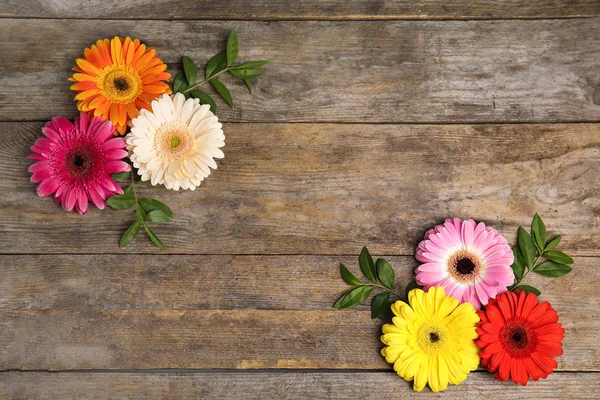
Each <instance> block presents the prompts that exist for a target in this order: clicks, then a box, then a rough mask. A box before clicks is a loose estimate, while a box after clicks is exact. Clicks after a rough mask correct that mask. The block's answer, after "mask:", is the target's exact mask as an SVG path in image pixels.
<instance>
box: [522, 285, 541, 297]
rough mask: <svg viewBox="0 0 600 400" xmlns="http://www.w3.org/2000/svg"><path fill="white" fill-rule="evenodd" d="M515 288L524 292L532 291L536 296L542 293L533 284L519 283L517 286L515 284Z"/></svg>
mask: <svg viewBox="0 0 600 400" xmlns="http://www.w3.org/2000/svg"><path fill="white" fill-rule="evenodd" d="M517 289H520V290H522V291H524V292H528V293H533V294H535V295H536V296H539V295H540V294H542V292H540V291H539V290H537V289H536V288H534V287H533V286H529V285H519V286H517Z"/></svg>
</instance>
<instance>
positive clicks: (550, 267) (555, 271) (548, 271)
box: [533, 261, 573, 277]
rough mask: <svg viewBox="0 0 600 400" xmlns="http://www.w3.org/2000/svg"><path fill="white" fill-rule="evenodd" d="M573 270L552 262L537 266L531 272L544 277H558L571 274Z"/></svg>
mask: <svg viewBox="0 0 600 400" xmlns="http://www.w3.org/2000/svg"><path fill="white" fill-rule="evenodd" d="M572 270H573V269H572V268H571V267H569V266H568V265H565V264H560V263H556V262H554V261H546V262H545V263H542V264H540V265H538V266H537V267H536V268H535V269H534V270H533V271H534V272H536V273H538V274H540V275H544V276H552V277H558V276H563V275H566V274H568V273H569V272H571V271H572Z"/></svg>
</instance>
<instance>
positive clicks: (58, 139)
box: [28, 113, 130, 214]
mask: <svg viewBox="0 0 600 400" xmlns="http://www.w3.org/2000/svg"><path fill="white" fill-rule="evenodd" d="M114 131H115V127H114V126H112V125H111V123H110V121H106V122H101V120H100V117H94V118H93V119H92V120H91V121H89V123H88V117H87V115H86V114H84V113H81V116H79V117H78V118H75V124H73V123H71V121H69V120H67V119H65V118H63V117H55V118H52V121H50V122H48V123H47V124H46V126H45V127H44V128H42V132H43V134H44V135H45V136H46V137H43V138H40V139H38V140H36V142H35V144H34V145H33V146H31V150H33V152H34V153H33V154H31V155H30V156H29V157H28V158H31V159H34V160H38V162H36V163H35V164H33V165H32V166H31V167H29V172H31V173H33V175H32V176H31V181H32V182H41V183H40V184H39V185H38V187H37V193H38V195H39V196H42V197H43V196H49V195H51V194H53V193H54V199H55V200H56V202H57V203H61V204H62V207H63V208H64V209H65V210H66V211H71V210H73V208H75V210H77V212H78V213H80V214H86V213H87V211H88V200H90V201H91V202H92V203H94V205H95V206H96V207H98V208H100V209H103V208H104V207H106V199H107V198H109V197H110V196H112V195H114V194H122V193H123V190H122V189H121V187H120V186H119V185H118V184H117V183H116V182H115V181H114V180H113V179H112V178H111V177H110V175H111V174H114V173H116V172H124V171H129V170H130V167H129V165H128V164H127V163H126V162H124V161H122V160H121V159H122V158H124V157H126V156H127V151H125V140H124V139H123V138H119V137H113V132H114Z"/></svg>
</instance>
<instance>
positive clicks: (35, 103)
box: [0, 0, 600, 400]
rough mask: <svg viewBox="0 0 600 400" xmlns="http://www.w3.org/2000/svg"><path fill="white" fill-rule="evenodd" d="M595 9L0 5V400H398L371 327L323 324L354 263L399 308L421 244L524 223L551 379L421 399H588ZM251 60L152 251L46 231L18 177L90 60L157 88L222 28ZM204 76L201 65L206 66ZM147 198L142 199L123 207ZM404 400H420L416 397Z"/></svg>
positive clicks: (73, 228) (597, 50)
mask: <svg viewBox="0 0 600 400" xmlns="http://www.w3.org/2000/svg"><path fill="white" fill-rule="evenodd" d="M599 27H600V1H598V0H572V1H560V0H530V1H526V2H524V1H520V0H506V1H494V2H491V1H472V0H456V1H453V2H447V1H440V0H423V1H419V2H416V1H412V0H401V1H391V0H379V1H371V0H348V1H345V2H339V1H337V0H327V1H316V0H307V1H302V2H300V1H295V0H281V1H276V0H223V1H192V0H187V1H179V0H161V1H146V0H131V1H123V0H110V1H106V0H68V1H67V0H65V1H60V0H55V1H45V0H4V1H2V2H1V3H0V72H1V73H0V191H1V195H0V254H1V255H0V370H1V372H0V399H3V400H4V399H11V400H12V399H120V398H131V399H150V398H151V399H187V398H208V399H221V398H244V399H264V398H272V399H297V398H310V399H313V398H335V399H348V398H373V399H382V398H402V397H404V396H407V395H411V394H412V389H411V385H410V384H408V383H406V382H404V381H403V380H401V379H400V378H398V377H397V376H396V375H395V374H394V373H393V372H390V367H389V366H388V365H387V364H386V363H385V361H384V360H383V359H382V357H381V356H380V355H379V353H378V350H379V349H380V346H381V345H380V343H379V339H378V338H379V335H380V326H381V323H380V322H379V321H377V320H375V321H372V320H371V319H370V314H369V310H368V308H366V307H361V308H358V309H355V310H346V311H336V310H333V309H331V304H332V302H333V301H334V300H335V298H336V297H337V296H338V295H339V294H340V293H341V292H342V291H343V290H344V289H345V285H344V284H343V283H342V282H341V280H340V279H339V278H338V269H337V265H338V263H339V262H340V261H343V262H345V263H347V265H349V266H351V268H352V269H354V270H356V269H357V255H358V253H359V252H360V249H361V247H362V246H363V245H368V246H369V247H370V249H371V251H372V253H374V254H376V255H378V256H385V257H386V258H389V259H390V261H392V264H393V265H394V267H395V270H396V275H397V280H398V285H399V286H400V287H403V286H404V285H405V284H406V283H407V282H408V280H409V279H410V276H411V270H412V268H413V267H414V266H415V265H416V264H415V261H414V258H413V252H414V248H415V245H416V244H417V243H418V241H419V240H420V239H421V238H422V236H423V233H424V231H425V230H426V229H428V228H429V227H431V226H433V225H434V224H436V223H440V222H441V221H443V220H444V219H445V218H447V217H453V216H456V217H461V218H469V217H471V218H474V219H476V220H480V221H484V222H486V223H488V224H491V225H492V226H494V227H495V228H497V229H498V230H499V231H500V232H501V233H503V234H504V235H506V236H507V237H508V238H509V240H510V241H511V242H514V241H515V233H516V228H517V227H518V226H519V225H527V224H529V222H530V220H531V217H532V216H533V214H534V213H535V212H536V211H537V212H539V213H540V214H541V215H542V217H543V218H544V220H545V221H546V223H547V225H548V228H549V231H550V234H552V235H554V234H557V233H561V234H562V235H563V243H562V244H561V247H562V249H563V250H565V251H566V252H568V253H569V254H572V255H574V256H576V257H575V265H574V271H573V272H572V273H571V274H570V275H568V276H566V277H564V278H561V279H557V280H553V279H550V278H544V277H539V276H534V277H532V279H531V282H530V283H531V284H533V285H534V286H537V287H538V288H540V289H541V290H542V292H543V294H542V296H543V298H544V299H545V300H548V301H550V302H552V304H553V306H554V307H555V308H556V309H557V310H558V312H559V315H560V319H561V322H562V323H563V325H564V327H565V329H566V336H565V340H564V348H565V354H564V356H562V357H560V358H559V360H558V362H559V367H558V371H557V373H555V374H553V375H551V376H550V377H549V378H548V379H547V380H545V381H540V382H535V383H533V382H532V383H530V384H529V385H528V386H527V387H525V388H522V387H519V386H515V385H513V384H510V383H500V382H497V381H495V380H494V379H493V377H492V375H490V374H488V373H485V372H483V371H477V372H474V373H472V374H471V375H470V376H469V378H468V380H467V381H466V383H465V384H463V385H461V386H453V387H450V388H449V389H448V391H447V392H446V394H445V395H441V396H442V397H458V396H461V397H465V396H466V398H469V399H483V398H486V399H489V398H502V399H517V398H518V399H522V398H531V397H537V398H565V399H567V398H568V399H570V398H595V397H596V398H597V397H599V396H600V374H599V373H600V300H599V296H598V293H600V272H599V271H600V268H599V262H600V258H599V257H600V29H599ZM233 28H235V29H237V31H238V36H239V39H240V44H241V45H240V59H241V60H242V61H244V60H250V59H268V60H270V64H269V65H268V66H267V67H266V69H267V70H268V72H267V74H266V75H265V76H263V77H260V78H259V79H258V80H257V81H256V86H255V90H254V95H252V96H251V95H249V94H248V93H247V92H246V91H245V88H244V87H242V86H241V85H239V84H238V83H237V82H234V81H233V80H231V81H230V80H227V83H228V84H230V86H231V88H232V92H233V96H234V101H235V107H234V108H233V109H231V110H230V109H227V107H226V106H224V105H222V107H221V109H220V113H219V114H220V117H221V119H222V120H223V121H224V122H225V125H224V131H225V135H226V138H227V139H226V143H227V144H226V147H225V148H224V150H225V154H226V158H225V159H224V160H223V161H221V162H220V163H219V169H218V170H217V171H215V172H214V173H213V175H211V177H210V178H209V179H208V180H207V181H206V182H205V184H203V186H202V187H201V188H200V189H199V190H198V191H196V192H185V193H184V192H181V193H175V192H168V191H166V190H158V189H155V190H152V195H153V196H155V195H156V196H157V197H158V198H159V199H161V200H164V201H165V202H166V203H168V204H169V205H171V207H172V208H173V210H174V211H175V214H176V218H175V219H174V220H173V222H172V223H170V224H168V225H164V226H160V227H157V229H156V230H157V233H158V234H159V235H160V236H161V237H162V238H163V240H164V241H165V243H166V245H167V247H168V248H167V249H166V250H165V251H159V250H157V249H156V248H155V247H153V246H152V245H151V244H150V242H149V241H148V240H147V239H146V238H145V237H142V236H140V238H139V239H138V240H137V242H136V243H134V244H133V245H131V246H130V247H128V248H127V249H126V250H120V249H119V248H118V240H119V237H120V234H121V233H122V232H123V230H124V229H125V228H126V226H127V225H128V221H129V220H130V218H131V217H132V216H130V215H128V214H126V213H123V212H113V211H103V212H100V211H98V210H92V211H91V212H90V214H89V215H88V216H85V217H82V216H79V215H77V214H67V213H64V212H62V211H61V210H60V209H59V208H58V207H56V206H54V205H53V203H52V201H51V200H50V199H48V198H43V199H42V198H38V197H37V196H36V195H35V186H34V184H32V183H30V182H29V177H30V175H29V173H28V172H27V167H28V166H29V165H30V161H28V160H26V159H25V157H26V156H27V155H28V154H29V147H30V146H31V145H32V144H33V142H34V140H35V139H36V138H37V137H39V136H40V135H41V132H40V128H41V127H42V126H43V124H44V122H45V121H46V120H48V119H49V118H50V117H52V116H53V115H59V114H60V115H64V116H67V117H73V116H75V115H76V110H75V106H74V102H73V101H72V97H73V93H72V92H70V91H69V82H68V81H67V77H68V76H69V74H70V68H71V67H72V66H73V65H74V59H75V58H76V57H80V56H81V55H82V51H83V48H84V47H86V46H89V45H90V44H91V43H93V42H94V41H95V40H96V39H98V38H102V37H112V36H114V35H123V36H124V35H131V36H133V37H139V38H140V39H142V41H144V42H146V43H147V44H148V45H149V46H151V47H155V48H156V49H157V51H158V54H159V56H160V57H161V58H162V59H163V60H164V61H165V62H167V63H168V64H169V65H170V66H171V67H172V68H173V70H177V69H179V68H180V65H178V62H179V59H180V56H181V55H182V54H186V55H188V56H190V57H192V58H193V59H194V60H197V61H198V62H205V61H206V60H208V58H209V57H210V56H212V55H213V54H214V53H216V52H217V51H218V50H220V49H221V48H222V47H223V45H224V42H225V40H226V37H227V34H228V32H229V31H230V30H231V29H233ZM201 67H202V66H201ZM143 190H149V189H143ZM419 397H420V398H432V397H436V398H437V397H440V395H433V394H432V393H431V392H430V391H429V390H428V389H426V390H425V391H424V392H423V393H422V394H420V395H419Z"/></svg>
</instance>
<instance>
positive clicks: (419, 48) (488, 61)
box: [0, 2, 600, 122]
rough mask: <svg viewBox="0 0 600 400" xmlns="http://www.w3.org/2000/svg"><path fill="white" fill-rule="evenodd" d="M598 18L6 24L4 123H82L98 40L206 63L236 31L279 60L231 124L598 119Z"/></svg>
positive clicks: (224, 113)
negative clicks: (128, 40)
mask: <svg viewBox="0 0 600 400" xmlns="http://www.w3.org/2000/svg"><path fill="white" fill-rule="evenodd" d="M215 3H219V2H215ZM533 4H534V3H532V5H533ZM115 12H119V11H118V8H115ZM153 12H154V11H153ZM599 22H600V20H599V19H585V20H539V21H518V20H503V21H438V22H431V21H429V22H422V21H404V22H402V21H401V22H397V21H379V22H364V21H358V22H315V21H313V22H297V21H296V22H294V21H287V22H271V23H269V22H266V23H265V22H244V21H236V22H233V21H222V22H219V21H115V20H106V21H89V20H69V21H68V22H67V21H64V20H26V21H23V20H21V19H4V20H3V21H2V24H1V25H0V38H1V39H0V65H2V68H3V69H2V72H3V73H2V74H0V87H2V94H1V96H2V98H1V99H2V107H1V108H0V120H5V121H8V120H10V121H15V120H17V121H18V120H23V119H28V120H46V119H49V118H50V117H51V116H53V115H59V114H63V115H67V116H73V115H74V114H75V108H74V103H73V100H72V99H73V93H72V92H71V91H69V83H68V81H67V77H68V76H69V74H70V69H71V68H72V67H73V65H75V64H74V59H75V58H76V57H81V56H82V53H83V48H84V47H86V46H89V45H90V44H92V43H93V42H94V41H95V40H96V39H98V38H102V37H107V36H109V37H110V36H113V35H131V36H133V37H139V38H141V39H143V40H144V41H145V42H147V43H148V45H150V46H152V47H155V48H156V49H157V50H158V54H159V56H160V57H162V58H163V59H164V60H165V61H166V62H167V63H170V64H171V67H176V65H172V64H173V63H178V62H179V60H180V57H181V55H182V54H186V55H188V56H191V57H192V58H193V59H194V60H197V61H198V62H206V61H207V60H208V59H209V57H211V56H212V55H213V54H215V53H216V52H217V51H219V50H220V49H221V48H222V46H223V45H224V43H223V40H224V39H225V38H226V37H227V35H228V32H229V31H230V30H231V29H233V28H235V29H237V30H238V36H239V38H240V43H241V47H240V49H241V50H240V58H241V60H248V59H267V60H269V61H270V64H269V65H268V67H266V69H267V70H268V72H267V74H266V75H265V76H264V77H261V78H259V79H258V81H257V83H256V89H255V91H254V95H250V94H248V93H247V91H246V88H245V87H244V86H243V84H242V83H240V82H237V81H235V82H234V81H233V78H231V79H229V78H226V82H227V83H228V84H230V85H231V86H232V90H233V97H234V99H235V107H234V108H233V109H232V110H230V109H228V108H227V107H226V106H223V107H222V108H221V110H220V111H219V114H220V116H221V117H222V118H223V120H225V121H244V122H556V121H563V122H566V121H599V120H600V105H599V104H600V72H599V69H598V63H599V61H600V59H599V57H598V54H600V35H597V27H598V24H599ZM209 90H210V89H209Z"/></svg>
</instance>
